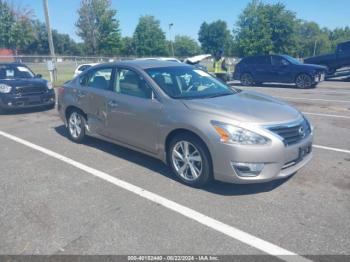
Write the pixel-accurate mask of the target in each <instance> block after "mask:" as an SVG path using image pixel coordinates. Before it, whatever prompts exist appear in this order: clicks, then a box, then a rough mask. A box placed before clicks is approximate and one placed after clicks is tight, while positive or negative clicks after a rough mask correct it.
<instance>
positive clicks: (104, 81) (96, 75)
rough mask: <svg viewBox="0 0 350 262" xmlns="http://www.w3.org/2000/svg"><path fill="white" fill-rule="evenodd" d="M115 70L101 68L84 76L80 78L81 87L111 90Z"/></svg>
mask: <svg viewBox="0 0 350 262" xmlns="http://www.w3.org/2000/svg"><path fill="white" fill-rule="evenodd" d="M112 73H113V68H112V67H108V68H99V69H95V70H93V71H90V72H88V73H87V74H84V75H83V76H81V78H80V85H82V86H87V87H92V88H96V89H102V90H109V89H110V83H111V80H112Z"/></svg>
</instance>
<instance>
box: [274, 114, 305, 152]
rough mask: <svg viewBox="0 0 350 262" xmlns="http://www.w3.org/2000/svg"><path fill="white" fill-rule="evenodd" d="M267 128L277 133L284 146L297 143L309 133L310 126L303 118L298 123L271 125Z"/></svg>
mask: <svg viewBox="0 0 350 262" xmlns="http://www.w3.org/2000/svg"><path fill="white" fill-rule="evenodd" d="M268 129H269V130H270V131H272V132H274V133H275V134H277V135H279V136H280V137H281V138H282V139H283V142H284V144H285V145H286V146H290V145H294V144H297V143H298V142H300V141H301V140H303V139H304V138H306V137H308V136H309V135H310V134H311V126H310V124H309V123H308V121H307V120H305V119H303V120H302V121H300V122H299V123H294V124H290V125H278V126H272V127H269V128H268Z"/></svg>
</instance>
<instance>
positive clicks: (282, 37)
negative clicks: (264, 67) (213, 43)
mask: <svg viewBox="0 0 350 262" xmlns="http://www.w3.org/2000/svg"><path fill="white" fill-rule="evenodd" d="M236 25H237V27H236V29H235V30H234V35H235V40H236V41H237V45H238V49H239V51H240V54H241V55H245V56H246V55H255V54H269V53H288V54H292V55H293V54H296V52H297V50H296V49H295V47H296V45H297V38H296V31H297V25H298V20H297V19H296V17H295V14H294V13H293V12H292V11H289V10H287V9H286V8H285V5H284V4H282V3H277V4H264V3H262V2H260V1H258V0H253V1H251V2H250V3H249V4H248V5H247V7H246V8H245V9H244V10H243V12H242V14H241V15H240V16H239V18H238V21H237V24H236Z"/></svg>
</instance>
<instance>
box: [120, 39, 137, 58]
mask: <svg viewBox="0 0 350 262" xmlns="http://www.w3.org/2000/svg"><path fill="white" fill-rule="evenodd" d="M122 43H123V44H122V46H123V47H122V50H121V53H122V55H124V56H135V55H136V50H135V43H134V39H133V38H132V37H124V38H123V39H122Z"/></svg>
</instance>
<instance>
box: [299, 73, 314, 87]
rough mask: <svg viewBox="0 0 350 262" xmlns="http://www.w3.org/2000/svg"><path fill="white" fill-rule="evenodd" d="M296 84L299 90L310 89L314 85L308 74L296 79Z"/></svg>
mask: <svg viewBox="0 0 350 262" xmlns="http://www.w3.org/2000/svg"><path fill="white" fill-rule="evenodd" d="M295 84H296V86H297V87H298V88H310V87H312V85H313V84H314V83H313V81H312V78H311V76H309V75H307V74H300V75H298V76H297V78H296V79H295Z"/></svg>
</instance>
